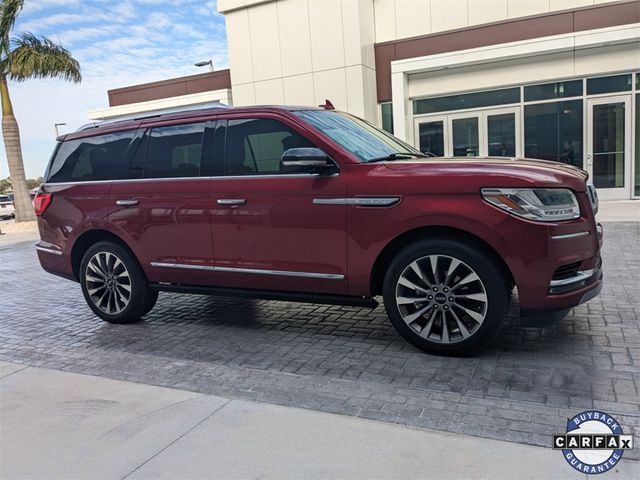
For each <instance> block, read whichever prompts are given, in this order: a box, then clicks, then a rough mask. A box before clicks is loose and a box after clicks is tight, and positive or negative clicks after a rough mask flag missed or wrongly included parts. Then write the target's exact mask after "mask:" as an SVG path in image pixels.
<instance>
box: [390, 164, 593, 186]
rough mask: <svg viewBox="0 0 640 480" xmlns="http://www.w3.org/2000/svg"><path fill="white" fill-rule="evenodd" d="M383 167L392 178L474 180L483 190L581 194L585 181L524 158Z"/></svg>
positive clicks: (579, 173) (575, 171)
mask: <svg viewBox="0 0 640 480" xmlns="http://www.w3.org/2000/svg"><path fill="white" fill-rule="evenodd" d="M384 165H385V167H386V168H387V169H388V170H391V171H392V172H393V174H395V175H398V174H401V175H402V174H406V175H410V176H437V177H447V176H453V177H459V178H464V177H466V178H469V177H474V178H476V179H478V180H479V181H480V182H481V183H482V186H484V187H556V188H557V187H568V188H571V189H572V190H575V191H580V192H583V191H585V184H586V181H587V179H588V178H589V174H588V173H587V172H586V171H584V170H582V169H580V168H577V167H574V166H572V165H567V164H565V163H560V162H552V161H547V160H534V159H527V158H505V157H451V158H440V157H438V158H435V157H434V158H417V159H411V160H395V161H390V162H384ZM390 173H391V172H390Z"/></svg>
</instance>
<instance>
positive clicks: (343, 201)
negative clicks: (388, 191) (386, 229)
mask: <svg viewBox="0 0 640 480" xmlns="http://www.w3.org/2000/svg"><path fill="white" fill-rule="evenodd" d="M399 201H400V197H362V198H314V199H313V204H314V205H357V206H361V207H389V206H391V205H395V204H396V203H398V202H399Z"/></svg>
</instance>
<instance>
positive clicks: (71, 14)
mask: <svg viewBox="0 0 640 480" xmlns="http://www.w3.org/2000/svg"><path fill="white" fill-rule="evenodd" d="M24 3H25V5H24V9H23V11H22V13H21V14H20V16H19V17H18V21H17V22H16V25H15V27H14V33H19V32H24V31H29V32H32V33H34V34H37V35H44V36H46V37H48V38H49V39H51V40H54V41H56V42H59V43H61V44H62V46H64V47H65V48H66V49H67V50H70V51H71V53H72V54H73V56H74V57H75V58H76V59H77V60H78V61H79V62H80V67H81V69H82V77H83V79H82V83H80V84H73V83H66V82H63V81H59V80H48V79H46V80H38V79H36V80H27V81H26V82H23V83H16V82H10V83H9V92H10V94H11V100H12V102H13V109H14V113H15V116H16V118H17V119H18V123H19V125H20V136H21V139H22V153H23V157H24V165H25V171H26V175H27V178H37V177H40V176H42V174H43V173H44V170H45V168H46V165H47V163H48V161H49V158H50V156H51V152H52V151H53V148H54V146H55V132H54V124H55V123H66V124H67V125H66V126H61V127H59V128H60V133H61V134H63V133H68V132H71V131H74V130H76V129H77V128H78V127H80V126H81V125H83V124H85V123H89V120H88V118H87V111H89V110H93V109H96V108H104V107H107V106H108V98H107V90H110V89H112V88H118V87H125V86H128V85H134V84H138V83H146V82H152V81H156V80H165V79H168V78H173V77H179V76H183V75H191V74H196V73H204V72H205V71H207V70H206V67H205V68H198V67H195V66H194V65H193V64H194V63H195V62H199V61H206V60H209V59H212V60H213V64H214V67H215V68H216V70H219V69H223V68H228V58H227V40H226V31H225V25H224V17H223V16H222V15H220V14H218V13H217V11H216V5H215V3H216V2H215V1H207V0H25V2H24ZM8 176H9V169H8V167H7V159H6V154H5V150H4V145H3V146H2V148H0V178H6V177H8Z"/></svg>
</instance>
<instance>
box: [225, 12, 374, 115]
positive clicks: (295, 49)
mask: <svg viewBox="0 0 640 480" xmlns="http://www.w3.org/2000/svg"><path fill="white" fill-rule="evenodd" d="M218 10H219V11H220V12H222V13H224V14H225V20H226V25H227V41H228V47H229V63H230V68H231V84H232V90H233V101H234V105H237V106H239V105H253V104H270V103H285V104H298V105H319V104H321V103H324V100H325V99H326V98H328V99H329V100H331V102H332V103H333V104H334V105H335V106H336V108H339V109H343V110H348V111H350V112H352V113H354V114H356V115H359V116H362V117H364V118H367V119H370V120H376V112H377V110H376V91H375V70H374V69H375V61H374V50H373V45H374V40H375V29H374V26H375V22H374V7H373V0H321V1H320V0H272V1H266V2H265V1H256V0H237V1H231V0H227V1H221V2H218Z"/></svg>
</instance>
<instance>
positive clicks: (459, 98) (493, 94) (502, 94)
mask: <svg viewBox="0 0 640 480" xmlns="http://www.w3.org/2000/svg"><path fill="white" fill-rule="evenodd" d="M519 101H520V87H514V88H505V89H503V90H491V91H488V92H475V93H463V94H460V95H449V96H447V97H437V98H423V99H420V100H414V101H413V113H415V114H420V113H433V112H444V111H448V110H464V109H467V108H478V107H488V106H491V105H506V104H509V103H518V102H519Z"/></svg>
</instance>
